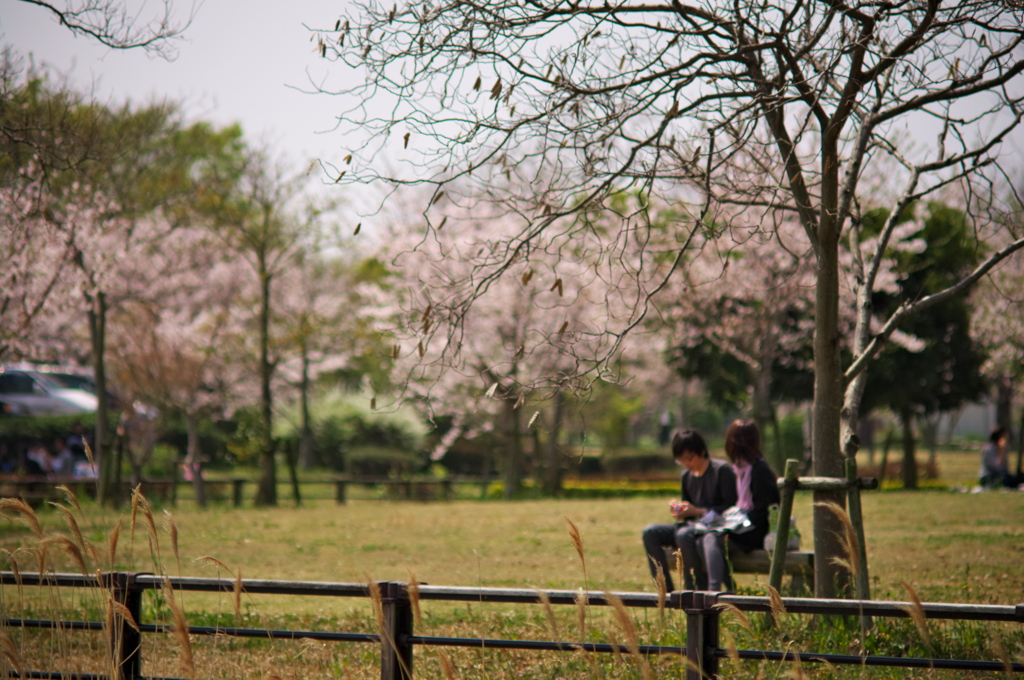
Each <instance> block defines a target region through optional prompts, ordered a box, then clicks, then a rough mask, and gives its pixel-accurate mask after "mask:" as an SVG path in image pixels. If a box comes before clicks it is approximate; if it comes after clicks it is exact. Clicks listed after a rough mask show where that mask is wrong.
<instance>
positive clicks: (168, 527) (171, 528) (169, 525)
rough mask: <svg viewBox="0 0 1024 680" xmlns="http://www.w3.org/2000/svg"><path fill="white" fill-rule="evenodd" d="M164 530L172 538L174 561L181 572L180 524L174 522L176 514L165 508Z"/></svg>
mask: <svg viewBox="0 0 1024 680" xmlns="http://www.w3.org/2000/svg"><path fill="white" fill-rule="evenodd" d="M164 530H165V531H166V532H167V535H168V536H169V537H170V539H171V552H172V553H174V561H175V562H176V563H177V565H178V573H179V574H181V557H179V555H178V525H177V524H175V523H174V516H173V515H171V513H169V512H167V511H166V510H164Z"/></svg>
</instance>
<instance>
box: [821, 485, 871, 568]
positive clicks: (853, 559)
mask: <svg viewBox="0 0 1024 680" xmlns="http://www.w3.org/2000/svg"><path fill="white" fill-rule="evenodd" d="M814 505H815V507H819V508H825V509H826V510H828V511H829V512H831V513H832V514H833V515H835V516H836V519H838V520H839V523H840V524H842V526H843V530H842V531H841V532H837V534H836V535H837V536H838V537H839V547H840V549H841V550H842V552H843V553H844V554H845V557H842V556H839V557H833V558H832V563H833V564H835V565H837V566H840V567H842V568H844V569H846V570H847V571H849V572H850V574H851V575H852V576H854V577H856V576H857V574H859V573H860V544H859V543H858V541H857V530H856V529H855V528H854V526H853V522H852V521H851V520H850V515H849V514H848V513H847V512H846V509H845V508H843V506H841V505H839V504H838V503H833V502H832V501H825V502H820V503H815V504H814Z"/></svg>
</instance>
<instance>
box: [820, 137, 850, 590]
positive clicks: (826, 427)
mask: <svg viewBox="0 0 1024 680" xmlns="http://www.w3.org/2000/svg"><path fill="white" fill-rule="evenodd" d="M834 153H835V152H834V150H830V147H828V146H824V147H823V153H822V157H823V162H830V163H831V165H832V167H831V168H830V172H826V173H825V174H826V177H825V178H824V179H823V182H822V197H821V211H820V213H819V215H818V219H819V226H818V230H817V243H816V249H815V250H816V255H817V264H818V281H817V285H816V286H815V301H814V315H815V324H814V411H813V413H814V429H813V432H812V437H813V440H812V449H811V456H812V461H813V468H814V474H815V476H818V477H844V476H845V474H846V469H845V463H844V459H843V454H842V451H841V449H840V443H839V434H840V433H839V427H840V415H841V411H842V405H843V372H842V364H841V357H840V352H839V233H838V224H837V223H836V218H835V215H836V212H835V211H836V208H837V205H838V196H837V195H836V193H837V191H838V177H837V176H835V173H836V172H838V170H837V167H836V166H837V164H836V163H835V162H834V159H832V156H834ZM829 159H831V160H829ZM822 503H832V504H835V505H837V506H839V507H841V508H845V507H846V494H844V493H842V492H841V491H816V492H814V571H815V574H816V576H815V579H814V582H815V586H814V594H815V596H816V597H820V598H833V597H836V596H837V595H839V594H840V593H841V592H843V591H845V590H846V586H847V584H848V581H849V579H848V574H847V572H846V571H845V570H844V569H841V568H840V567H839V565H837V564H836V563H835V561H834V558H835V557H836V556H839V555H842V554H843V550H842V544H841V542H840V539H839V536H840V535H841V534H842V523H841V522H840V520H839V518H838V517H836V515H835V514H834V513H833V512H832V511H831V510H829V509H828V508H827V507H825V506H823V505H821V504H822Z"/></svg>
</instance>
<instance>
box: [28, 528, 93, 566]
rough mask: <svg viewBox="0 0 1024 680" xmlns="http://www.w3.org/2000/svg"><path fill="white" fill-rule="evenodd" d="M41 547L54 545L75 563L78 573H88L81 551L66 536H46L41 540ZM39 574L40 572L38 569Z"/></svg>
mask: <svg viewBox="0 0 1024 680" xmlns="http://www.w3.org/2000/svg"><path fill="white" fill-rule="evenodd" d="M43 545H56V546H57V547H58V548H60V549H61V550H62V551H64V552H65V553H67V555H68V557H70V558H71V561H72V562H74V563H75V566H76V567H78V569H79V571H81V572H82V573H83V574H88V573H89V568H88V567H86V566H85V555H83V554H82V549H81V548H79V547H78V546H77V545H76V544H75V542H74V541H72V540H71V539H70V538H68V537H67V536H48V537H47V538H46V539H44V540H43ZM40 573H42V570H41V569H40Z"/></svg>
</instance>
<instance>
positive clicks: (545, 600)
mask: <svg viewBox="0 0 1024 680" xmlns="http://www.w3.org/2000/svg"><path fill="white" fill-rule="evenodd" d="M537 599H538V600H540V604H541V606H542V607H544V615H545V616H547V619H548V625H549V626H551V636H552V637H553V638H554V639H555V640H559V639H561V635H559V633H558V619H556V618H555V610H554V608H553V607H552V606H551V598H550V597H548V594H547V593H546V592H544V591H543V590H538V591H537ZM559 649H561V644H559Z"/></svg>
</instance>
